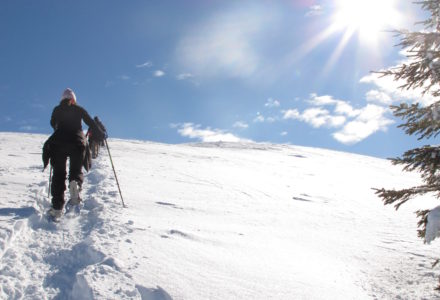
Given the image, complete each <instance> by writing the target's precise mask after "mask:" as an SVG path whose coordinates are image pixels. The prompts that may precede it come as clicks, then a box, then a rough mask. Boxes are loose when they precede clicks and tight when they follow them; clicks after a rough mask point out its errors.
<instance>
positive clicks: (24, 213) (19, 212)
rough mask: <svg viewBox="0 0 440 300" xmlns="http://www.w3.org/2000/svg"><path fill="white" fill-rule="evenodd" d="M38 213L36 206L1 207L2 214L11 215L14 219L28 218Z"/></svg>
mask: <svg viewBox="0 0 440 300" xmlns="http://www.w3.org/2000/svg"><path fill="white" fill-rule="evenodd" d="M36 213H37V210H36V209H35V208H34V207H19V208H9V207H5V208H0V216H5V217H7V216H11V217H12V219H14V220H18V219H26V218H29V217H30V216H32V215H33V214H36Z"/></svg>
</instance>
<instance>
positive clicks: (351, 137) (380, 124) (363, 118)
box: [333, 104, 394, 145]
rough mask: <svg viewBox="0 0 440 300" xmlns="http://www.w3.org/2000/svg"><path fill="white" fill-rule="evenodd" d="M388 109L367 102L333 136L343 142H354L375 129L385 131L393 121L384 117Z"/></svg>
mask: <svg viewBox="0 0 440 300" xmlns="http://www.w3.org/2000/svg"><path fill="white" fill-rule="evenodd" d="M387 112H388V110H387V109H386V108H385V107H382V106H378V105H374V104H368V105H367V106H365V107H364V108H363V109H362V110H361V113H360V114H359V115H358V116H357V117H356V118H355V119H354V120H352V121H350V122H348V123H347V124H346V125H345V126H344V127H343V128H342V129H341V130H340V131H338V132H335V133H334V134H333V137H334V138H335V139H336V140H337V141H339V142H341V143H343V144H348V145H349V144H355V143H357V142H360V141H362V140H363V139H365V138H367V137H368V136H370V135H372V134H373V133H375V132H377V131H386V130H387V128H388V126H389V125H390V124H393V123H394V121H393V120H391V119H388V118H386V117H385V114H386V113H387Z"/></svg>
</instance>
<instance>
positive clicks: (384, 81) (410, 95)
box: [360, 73, 436, 105]
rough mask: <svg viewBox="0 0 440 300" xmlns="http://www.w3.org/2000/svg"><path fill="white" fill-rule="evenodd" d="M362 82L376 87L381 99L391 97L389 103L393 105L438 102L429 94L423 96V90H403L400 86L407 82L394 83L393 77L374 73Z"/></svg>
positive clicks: (365, 77)
mask: <svg viewBox="0 0 440 300" xmlns="http://www.w3.org/2000/svg"><path fill="white" fill-rule="evenodd" d="M360 82H361V83H369V84H373V85H375V86H376V87H377V91H378V92H380V93H381V97H382V98H384V97H389V102H390V103H391V104H392V103H400V102H409V103H415V102H420V103H421V104H423V105H429V104H432V103H434V102H435V101H436V99H435V98H434V97H433V96H431V95H429V94H425V95H424V96H422V88H415V89H409V90H407V89H403V90H402V89H401V88H400V86H402V85H403V84H404V83H405V82H404V81H402V80H398V81H394V80H393V77H391V76H385V77H380V74H376V73H372V74H369V75H367V76H364V77H363V78H361V80H360ZM370 96H371V95H370ZM376 100H378V99H376Z"/></svg>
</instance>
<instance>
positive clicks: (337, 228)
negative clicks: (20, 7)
mask: <svg viewBox="0 0 440 300" xmlns="http://www.w3.org/2000/svg"><path fill="white" fill-rule="evenodd" d="M46 138H47V136H43V135H31V134H17V133H0V254H1V264H0V298H1V299H53V298H55V299H69V298H70V299H396V298H400V299H423V298H426V299H432V298H437V297H439V296H440V294H438V293H437V292H435V291H434V290H433V289H434V287H435V286H436V284H437V282H438V276H439V275H440V273H439V271H438V269H432V268H431V264H432V263H433V262H434V261H435V259H436V258H438V256H440V252H439V251H438V249H439V247H438V246H439V244H438V242H439V241H438V240H435V241H433V242H432V243H431V244H429V245H427V244H423V241H422V240H420V239H419V238H417V232H416V230H417V225H416V223H417V219H416V216H415V214H414V211H416V210H417V209H422V208H423V209H426V208H432V207H435V206H437V204H438V203H437V202H436V201H435V200H434V199H429V197H426V198H425V199H422V200H423V201H421V200H420V199H418V200H413V201H412V202H410V203H409V204H407V205H404V206H402V207H401V209H400V210H399V211H397V212H396V211H395V210H394V208H393V207H388V206H387V207H385V206H383V204H382V202H381V201H380V200H379V199H378V198H377V197H376V196H375V195H374V191H373V190H372V188H373V187H385V188H403V187H410V186H413V185H416V184H419V183H420V182H419V176H418V174H408V173H402V172H401V170H400V168H399V167H394V166H391V164H390V163H389V162H388V161H387V160H383V159H377V158H372V157H366V156H360V155H354V154H349V153H341V152H333V151H328V150H322V149H316V148H306V147H297V146H286V145H269V144H252V143H249V144H238V143H211V144H193V145H165V144H157V143H150V142H141V141H128V140H117V139H110V140H109V146H110V150H111V154H112V157H113V162H114V164H115V168H116V172H117V176H118V179H119V182H120V185H121V189H122V193H123V196H124V200H125V203H126V204H127V206H128V207H127V208H122V204H121V199H120V197H119V193H118V188H117V185H116V181H115V179H114V175H113V170H112V167H111V164H110V160H109V157H108V154H107V152H106V151H105V149H101V154H100V157H99V158H98V159H97V160H94V162H93V167H92V170H91V172H89V173H88V174H87V175H86V180H85V182H84V186H83V192H82V195H83V198H84V207H83V208H82V210H81V213H80V215H79V216H77V217H67V216H65V217H64V218H63V219H62V220H61V222H60V223H58V224H54V223H49V222H47V220H46V219H45V217H44V213H45V211H46V210H47V209H49V207H50V202H49V198H48V195H47V194H48V179H49V170H48V169H47V170H46V171H45V172H42V162H41V148H42V145H43V142H44V140H45V139H46ZM420 202H422V203H423V205H420V204H419V203H420Z"/></svg>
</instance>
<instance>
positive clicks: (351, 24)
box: [333, 0, 399, 43]
mask: <svg viewBox="0 0 440 300" xmlns="http://www.w3.org/2000/svg"><path fill="white" fill-rule="evenodd" d="M333 22H334V26H335V27H336V28H338V29H339V30H345V31H347V32H353V33H354V32H357V33H358V35H359V39H360V41H361V42H367V43H371V42H377V41H378V39H379V38H380V36H381V34H380V33H381V32H383V31H385V30H390V29H396V26H398V25H399V15H398V12H397V9H396V7H395V1H394V0H337V1H336V10H335V14H334V21H333Z"/></svg>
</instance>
